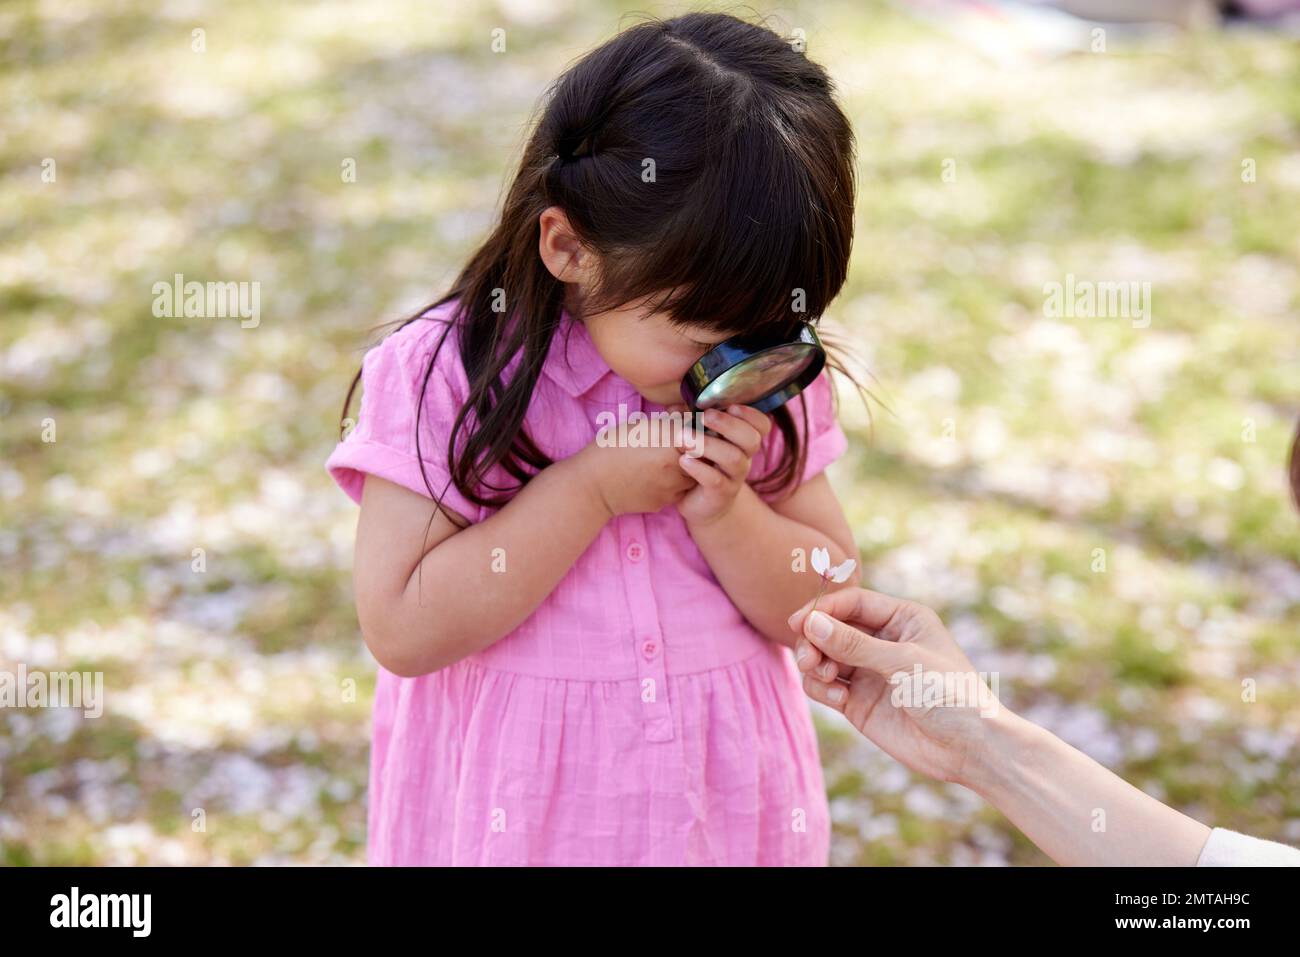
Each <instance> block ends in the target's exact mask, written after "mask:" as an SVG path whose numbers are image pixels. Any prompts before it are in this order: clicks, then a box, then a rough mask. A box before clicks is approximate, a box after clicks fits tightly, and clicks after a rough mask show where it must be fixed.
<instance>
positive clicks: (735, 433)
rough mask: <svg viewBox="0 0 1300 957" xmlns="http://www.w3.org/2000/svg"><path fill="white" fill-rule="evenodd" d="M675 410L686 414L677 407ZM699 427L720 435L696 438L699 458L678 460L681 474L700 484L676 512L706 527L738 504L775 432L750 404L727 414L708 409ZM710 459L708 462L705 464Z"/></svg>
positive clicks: (692, 522) (732, 408)
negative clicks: (760, 453)
mask: <svg viewBox="0 0 1300 957" xmlns="http://www.w3.org/2000/svg"><path fill="white" fill-rule="evenodd" d="M672 411H682V412H684V411H686V406H684V405H677V406H673V407H672ZM700 424H701V425H703V426H706V427H707V428H710V429H712V430H713V431H714V432H717V433H718V434H717V435H716V436H715V435H706V434H705V433H704V432H703V431H701V432H700V434H699V436H698V437H697V441H698V442H699V443H700V444H699V445H697V446H696V450H697V453H698V454H697V455H685V454H684V455H682V456H681V457H680V458H679V460H678V461H679V462H680V465H681V469H682V471H683V472H684V473H685V474H686V475H688V476H690V477H691V478H693V479H694V480H695V481H696V482H697V483H698V484H697V485H696V487H695V488H693V489H691V490H690V491H689V492H687V493H686V495H685V496H684V497H683V498H682V499H681V501H679V502H678V503H677V511H678V512H680V513H681V516H682V517H683V518H684V519H686V521H687V522H689V523H691V524H694V525H706V524H708V523H709V522H714V521H717V520H718V519H719V518H721V517H722V516H724V515H726V514H727V512H728V511H729V510H730V508H731V506H732V504H733V503H734V502H735V501H736V494H737V493H738V492H739V491H740V488H741V486H742V485H744V484H745V479H746V478H747V477H748V476H749V469H750V464H751V463H752V462H753V461H754V456H755V455H756V454H757V453H758V450H759V448H760V447H761V446H762V444H763V440H764V439H765V438H767V435H768V433H769V432H771V431H772V419H771V418H770V417H769V416H768V415H766V414H765V413H762V412H759V411H758V410H757V409H754V408H751V407H750V406H747V405H732V406H728V407H727V411H726V412H724V411H722V410H721V409H708V410H706V411H705V412H704V413H702V414H701V416H700ZM706 460H707V461H706Z"/></svg>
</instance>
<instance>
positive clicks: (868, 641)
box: [803, 611, 898, 675]
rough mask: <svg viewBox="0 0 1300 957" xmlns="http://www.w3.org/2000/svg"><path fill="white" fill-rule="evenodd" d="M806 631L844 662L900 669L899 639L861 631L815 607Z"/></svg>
mask: <svg viewBox="0 0 1300 957" xmlns="http://www.w3.org/2000/svg"><path fill="white" fill-rule="evenodd" d="M803 632H804V635H805V636H807V638H808V640H809V641H811V642H812V643H813V644H814V645H815V646H816V647H817V648H818V650H820V651H821V652H822V653H823V654H824V655H826V657H828V658H833V659H834V660H835V661H838V662H839V663H840V664H844V665H852V666H854V667H857V668H869V669H870V670H872V671H875V672H877V673H878V674H882V675H884V674H891V673H893V672H894V671H896V670H897V667H896V665H897V660H898V645H897V644H896V643H894V642H892V641H882V640H881V639H879V638H877V637H875V636H874V635H868V634H867V633H866V632H862V631H858V629H856V628H854V627H852V626H851V625H846V624H844V622H842V621H839V620H838V619H835V618H832V617H831V616H830V615H828V614H826V613H825V612H824V611H815V612H813V613H812V614H811V615H809V616H808V617H807V618H805V619H804V623H803Z"/></svg>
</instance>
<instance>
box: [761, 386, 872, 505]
mask: <svg viewBox="0 0 1300 957" xmlns="http://www.w3.org/2000/svg"><path fill="white" fill-rule="evenodd" d="M833 389H834V384H833V383H832V382H831V374H830V370H828V369H825V370H823V371H822V374H821V375H819V376H818V377H817V378H816V379H814V380H813V381H812V383H811V384H810V385H809V386H808V388H806V389H804V390H803V392H801V393H799V394H798V395H797V396H795V397H794V398H793V399H791V400H790V401H789V402H787V403H786V407H787V408H788V409H789V410H790V415H791V417H792V418H793V419H794V425H795V429H796V430H797V431H798V433H799V436H800V438H801V440H802V441H803V443H804V445H805V446H806V448H807V452H806V456H807V458H806V460H805V464H804V470H803V475H802V476H801V477H800V479H799V483H798V484H799V485H802V484H803V483H804V482H807V481H808V480H809V479H812V478H815V477H816V476H817V475H819V474H820V473H821V472H823V471H824V470H825V469H826V467H827V466H828V465H830V464H831V463H832V462H834V461H835V460H836V459H838V458H839V457H840V456H841V455H843V454H844V453H845V451H847V450H848V447H849V440H848V437H847V436H846V435H845V434H844V430H843V429H842V428H841V427H840V424H839V421H838V420H837V419H836V418H835V399H834V396H833V394H832V390H833ZM804 405H806V406H807V409H808V431H807V433H805V432H804V424H803V415H804V413H803V409H802V408H801V407H802V406H804ZM784 445H785V442H784V437H783V436H782V435H781V432H780V430H779V429H775V428H774V429H773V430H772V432H771V434H770V435H769V436H768V440H767V442H765V443H764V448H763V451H762V453H761V454H760V455H758V456H755V458H754V463H753V466H752V467H751V469H750V473H749V480H750V481H751V482H753V481H755V480H756V479H758V478H761V477H762V476H764V475H767V474H768V473H769V472H770V471H771V470H772V469H774V468H776V466H777V464H778V463H779V462H780V456H781V454H782V451H783V448H784ZM782 494H783V493H782ZM763 497H764V498H767V499H773V498H776V497H779V496H778V495H777V494H776V493H773V494H771V495H768V494H764V496H763Z"/></svg>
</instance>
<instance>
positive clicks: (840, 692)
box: [826, 688, 844, 704]
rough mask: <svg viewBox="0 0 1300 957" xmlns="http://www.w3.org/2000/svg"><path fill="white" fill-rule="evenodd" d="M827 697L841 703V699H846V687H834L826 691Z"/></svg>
mask: <svg viewBox="0 0 1300 957" xmlns="http://www.w3.org/2000/svg"><path fill="white" fill-rule="evenodd" d="M826 697H828V698H830V699H831V700H832V701H834V702H835V703H836V704H839V703H840V702H841V701H843V700H844V689H843V688H832V689H831V690H830V691H828V692H826Z"/></svg>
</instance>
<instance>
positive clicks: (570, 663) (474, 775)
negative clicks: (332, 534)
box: [327, 303, 847, 865]
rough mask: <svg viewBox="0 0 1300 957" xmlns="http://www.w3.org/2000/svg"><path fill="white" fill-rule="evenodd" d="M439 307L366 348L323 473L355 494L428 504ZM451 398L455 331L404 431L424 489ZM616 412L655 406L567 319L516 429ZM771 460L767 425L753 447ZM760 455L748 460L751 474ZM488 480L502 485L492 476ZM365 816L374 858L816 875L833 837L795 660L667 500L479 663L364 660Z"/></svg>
mask: <svg viewBox="0 0 1300 957" xmlns="http://www.w3.org/2000/svg"><path fill="white" fill-rule="evenodd" d="M451 310H452V304H450V303H448V304H444V305H443V306H440V307H438V309H436V310H434V311H432V312H430V313H429V314H428V318H426V319H424V320H421V321H419V322H415V323H412V324H411V325H408V326H406V327H405V328H403V329H401V330H399V331H398V332H396V333H394V334H392V335H390V336H389V337H388V338H387V339H385V340H384V341H383V342H382V343H381V344H380V345H379V346H377V347H376V348H374V349H372V350H371V351H370V352H369V353H368V354H367V355H366V357H365V360H364V363H363V374H362V382H363V387H364V393H363V397H362V401H361V409H360V416H359V420H358V423H357V426H356V428H355V429H354V430H353V431H352V432H351V433H350V434H349V435H348V437H347V438H346V440H344V441H343V442H341V443H339V445H338V447H337V448H336V449H335V450H334V452H333V454H332V455H331V456H330V457H329V461H328V463H327V468H328V469H329V471H330V473H331V474H332V475H333V477H334V478H335V480H336V481H337V482H338V484H339V485H340V486H341V487H342V488H343V490H344V491H345V492H347V494H348V495H349V496H351V498H352V499H354V500H356V501H359V500H360V497H361V489H362V485H363V482H364V477H365V475H364V473H370V474H372V475H378V476H380V477H382V478H384V479H387V480H388V481H390V482H394V483H396V484H398V485H402V486H404V487H406V488H409V489H411V490H413V491H415V492H417V493H419V494H420V495H425V496H427V495H428V492H427V490H426V488H425V485H424V480H423V479H422V478H421V476H420V469H419V464H418V462H417V460H416V456H415V436H414V423H415V404H416V402H417V401H418V396H419V392H420V384H421V381H422V370H423V368H424V364H425V362H426V361H427V357H428V356H429V355H430V354H431V353H432V351H433V349H434V348H435V346H436V345H437V343H438V339H439V337H440V336H441V334H442V332H443V330H444V329H446V328H447V322H446V319H447V317H448V316H449V315H450V313H451ZM435 320H436V321H435ZM566 339H567V348H566V345H565V340H566ZM516 362H517V360H516ZM512 371H513V366H512V367H511V369H510V370H508V372H512ZM467 392H468V383H467V379H466V376H465V372H464V369H463V368H462V366H461V362H460V356H459V352H458V349H457V343H456V330H455V329H454V328H453V329H452V330H451V333H450V334H449V335H448V336H447V341H446V342H445V343H444V345H443V348H442V351H441V352H440V353H439V355H438V359H437V363H436V366H435V369H434V372H433V375H432V376H431V378H430V380H429V387H428V392H427V394H426V397H425V401H426V405H425V409H424V413H423V415H422V417H421V421H420V427H421V430H422V431H421V440H420V445H421V451H422V452H423V453H424V457H425V469H426V473H427V475H428V477H429V482H430V484H431V485H432V486H433V488H434V490H435V492H440V491H441V490H442V488H443V486H444V485H445V484H446V483H447V469H446V466H445V461H446V447H447V443H448V441H449V440H450V436H449V431H450V427H451V424H452V421H453V419H454V416H455V413H456V411H457V409H458V408H459V406H460V403H461V401H462V400H463V398H464V397H465V396H466V395H467ZM805 396H806V397H808V405H809V422H810V432H811V433H812V437H811V440H810V444H809V451H808V464H807V470H806V472H805V476H804V477H805V480H806V479H807V478H810V477H812V476H814V475H816V474H817V473H818V472H820V471H821V470H822V469H823V468H825V467H826V465H827V464H828V463H830V462H831V461H832V460H834V459H835V458H837V457H838V456H839V455H840V454H842V453H843V452H844V450H845V448H846V446H847V441H846V438H845V435H844V433H843V431H842V430H841V429H840V427H839V425H838V424H837V423H836V421H835V418H834V414H833V410H832V406H831V395H830V383H829V379H828V377H827V375H826V373H823V374H822V376H821V377H820V378H818V379H817V380H816V382H815V383H814V384H813V386H811V387H810V388H809V389H808V390H807V391H806V392H805V393H804V395H802V396H800V397H798V398H796V399H795V400H793V401H792V403H791V406H792V411H793V412H794V414H795V420H796V422H799V421H800V420H801V415H800V412H799V409H798V406H799V404H800V403H801V402H802V401H803V400H804V397H805ZM619 403H625V404H626V406H627V411H628V412H631V411H632V410H634V409H640V410H642V411H644V412H647V413H649V412H653V411H662V410H663V406H660V405H657V404H655V403H652V402H649V401H646V400H644V399H643V398H642V397H641V396H640V394H639V393H637V392H636V391H635V390H634V389H633V388H632V386H630V385H629V384H628V383H627V381H626V380H624V379H623V378H622V377H620V376H618V375H617V374H615V373H614V372H613V371H612V370H611V369H610V368H609V366H608V365H606V364H605V362H604V360H603V359H602V358H601V356H600V353H599V352H598V351H597V350H596V348H595V345H594V344H593V343H592V341H591V339H590V337H589V336H588V334H587V331H586V328H585V327H584V326H583V325H582V323H580V322H575V321H573V320H572V318H571V317H570V316H569V315H568V314H567V313H565V314H564V316H563V322H562V325H561V328H560V330H559V331H558V332H557V335H556V337H555V339H554V340H553V341H552V344H551V350H550V352H549V354H548V357H547V360H546V363H545V365H544V367H543V371H542V375H541V376H540V377H539V379H538V383H537V388H536V392H535V394H534V396H533V399H532V403H531V405H530V408H529V411H528V414H527V417H526V420H525V427H526V429H527V431H528V433H529V434H530V435H531V436H532V437H533V438H534V440H535V441H536V442H537V443H538V445H539V446H540V447H541V448H542V449H543V450H544V451H545V452H547V453H548V454H549V455H550V456H551V457H552V459H554V460H559V459H562V458H567V457H568V456H571V455H573V454H575V453H576V452H578V451H579V450H580V449H581V448H582V447H583V446H585V445H586V444H587V443H589V442H590V441H591V440H592V439H593V438H594V437H595V435H596V432H597V428H598V424H597V420H596V416H597V415H598V413H600V412H601V411H609V412H613V413H614V414H615V415H617V414H618V406H619ZM779 448H780V435H779V432H777V431H775V430H774V431H773V433H772V436H771V437H770V438H769V442H768V444H767V446H765V449H764V452H765V453H766V455H768V456H769V457H770V456H774V455H776V454H777V453H778V452H779ZM769 461H771V459H770V458H768V459H764V458H763V456H762V455H760V456H758V457H756V460H755V463H754V471H753V472H752V473H751V476H750V477H751V479H752V478H756V477H757V476H759V475H761V474H764V472H762V471H760V469H766V467H767V462H769ZM491 478H492V480H493V484H495V485H505V486H509V485H511V484H512V480H510V479H508V478H507V477H506V476H505V475H504V473H503V472H501V471H500V469H499V467H498V469H497V470H494V473H493V474H492V476H491ZM444 501H445V503H446V504H447V505H448V507H450V508H452V509H455V510H456V511H457V512H459V513H460V514H462V515H464V516H465V517H466V518H468V519H469V520H470V521H471V522H480V521H483V520H485V519H486V518H488V517H489V516H490V515H491V514H492V513H493V511H494V510H493V509H486V508H480V507H478V506H476V505H472V504H470V503H469V502H468V501H466V500H465V498H464V497H463V496H461V495H460V494H459V493H458V492H457V491H456V487H455V485H451V486H450V487H449V488H448V491H447V494H446V497H445V499H444ZM820 544H822V543H820V542H818V541H815V540H810V541H809V542H808V543H807V548H808V549H809V550H811V549H812V548H813V547H816V546H818V545H820ZM810 574H811V573H810ZM426 584H427V583H426ZM793 610H794V609H791V611H793ZM368 824H369V844H368V860H369V862H370V863H371V864H376V865H481V864H507V865H525V864H526V865H691V864H702V865H824V864H826V863H827V857H828V852H829V842H830V815H829V810H828V807H827V801H826V791H825V786H824V783H823V780H822V770H821V763H820V759H819V756H818V751H817V739H816V735H815V733H814V728H813V724H812V718H811V713H810V711H809V706H808V701H807V699H806V698H805V696H804V693H803V690H802V687H801V684H800V680H799V676H798V671H797V669H796V668H795V665H794V660H793V657H792V655H791V652H790V651H789V649H787V648H785V647H783V646H781V645H778V644H775V643H774V642H771V641H768V640H767V639H765V638H763V637H762V636H761V635H760V634H759V633H758V632H757V631H756V630H755V629H754V628H753V627H752V626H751V625H750V624H749V623H748V622H747V621H746V620H745V618H744V617H743V616H742V615H741V613H740V612H739V611H738V610H737V609H736V607H735V605H733V604H732V602H731V600H730V599H729V598H728V597H727V595H726V593H725V592H724V591H723V589H722V587H721V586H720V585H719V584H718V581H717V579H716V578H715V577H714V575H713V573H712V571H711V570H710V569H709V566H708V564H707V563H706V562H705V560H704V557H703V556H702V555H701V553H700V551H699V549H698V548H697V547H696V545H695V543H694V541H693V540H692V539H691V536H690V534H689V532H688V531H687V528H686V525H685V523H684V521H683V520H682V518H681V516H680V515H679V514H678V512H677V510H676V508H675V507H672V506H670V507H668V508H665V509H662V510H661V511H659V512H656V513H653V514H630V515H622V516H619V517H617V518H615V519H614V520H613V521H611V522H609V523H608V524H606V526H605V527H604V529H603V530H602V531H601V532H600V534H599V536H598V537H597V538H596V539H595V540H594V541H593V542H592V544H591V546H590V547H589V548H588V549H587V550H586V552H584V553H583V554H582V556H581V557H580V558H579V559H578V561H577V562H576V563H575V564H574V565H573V567H572V568H570V569H569V572H568V574H567V575H566V576H565V577H564V579H563V580H562V581H561V582H560V584H559V585H558V586H557V587H556V589H555V590H554V591H553V592H552V593H551V594H550V595H549V596H548V597H547V598H546V600H545V601H544V602H542V604H541V605H540V606H539V607H538V608H537V610H536V611H534V612H533V614H532V616H531V617H529V618H528V619H527V620H526V621H525V622H524V623H523V624H522V625H520V626H519V628H517V629H516V630H515V631H513V632H511V633H510V634H508V635H506V636H505V637H503V638H502V639H501V640H499V641H497V642H496V643H495V644H493V645H491V646H489V647H488V648H487V649H485V650H484V651H482V652H480V653H478V654H476V655H473V656H472V657H469V658H465V659H462V660H461V661H458V662H456V663H455V664H452V665H450V666H448V667H446V668H443V669H441V670H440V671H436V672H434V673H432V674H428V675H423V676H420V677H417V678H403V677H400V676H397V675H394V674H393V673H391V672H389V671H386V670H385V669H383V668H382V667H381V668H380V669H379V676H378V683H377V686H376V690H375V705H374V713H373V741H372V752H371V764H370V791H369V806H368Z"/></svg>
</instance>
